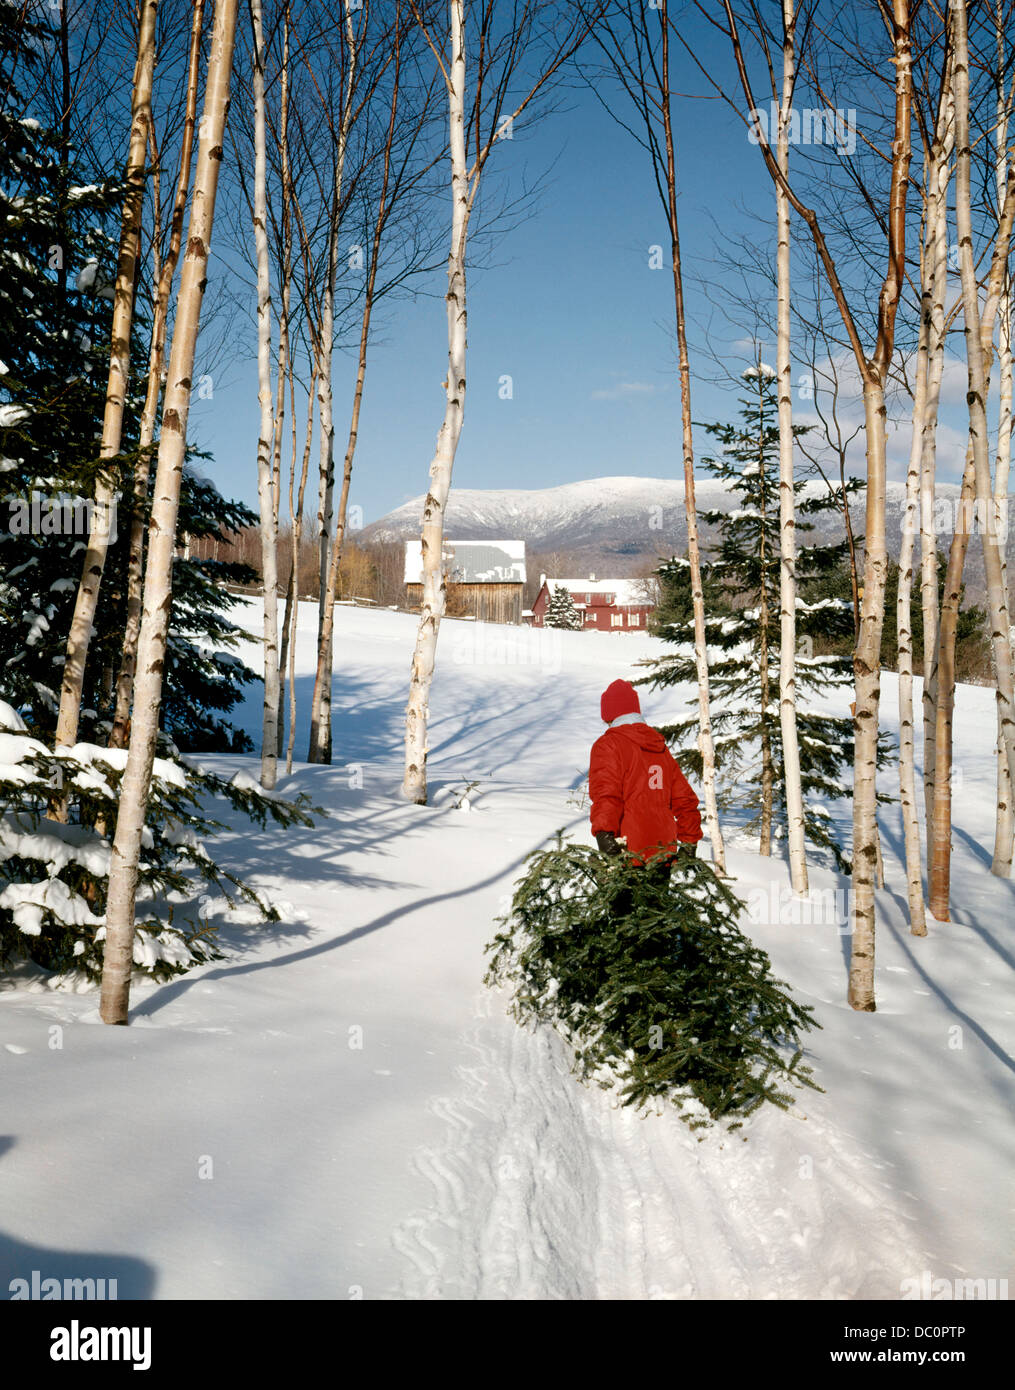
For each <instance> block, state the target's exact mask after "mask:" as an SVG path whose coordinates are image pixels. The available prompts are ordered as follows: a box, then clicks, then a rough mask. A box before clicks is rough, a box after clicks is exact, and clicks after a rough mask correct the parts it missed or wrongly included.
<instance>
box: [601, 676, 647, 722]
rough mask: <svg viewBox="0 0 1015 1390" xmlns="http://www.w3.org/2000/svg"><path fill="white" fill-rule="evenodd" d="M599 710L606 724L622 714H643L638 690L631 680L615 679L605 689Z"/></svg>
mask: <svg viewBox="0 0 1015 1390" xmlns="http://www.w3.org/2000/svg"><path fill="white" fill-rule="evenodd" d="M599 712H600V714H601V715H602V716H603V723H604V724H612V723H613V721H614V720H615V719H619V718H620V716H621V715H622V714H641V704H640V703H639V700H638V692H637V690H635V688H634V686H633V685H632V684H631V682H630V681H614V682H613V684H612V685H608V686H607V687H606V689H605V690H604V691H603V698H602V699H601V700H600V702H599Z"/></svg>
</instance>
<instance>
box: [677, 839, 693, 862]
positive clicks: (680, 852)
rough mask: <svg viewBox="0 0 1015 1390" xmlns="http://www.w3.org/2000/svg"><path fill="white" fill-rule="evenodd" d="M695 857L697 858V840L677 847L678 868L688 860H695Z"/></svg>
mask: <svg viewBox="0 0 1015 1390" xmlns="http://www.w3.org/2000/svg"><path fill="white" fill-rule="evenodd" d="M697 857H698V842H697V840H694V841H692V842H691V843H687V842H686V841H685V842H684V843H683V844H681V845H680V846H679V847H678V849H677V864H678V866H679V865H681V864H686V863H687V861H688V860H689V859H697Z"/></svg>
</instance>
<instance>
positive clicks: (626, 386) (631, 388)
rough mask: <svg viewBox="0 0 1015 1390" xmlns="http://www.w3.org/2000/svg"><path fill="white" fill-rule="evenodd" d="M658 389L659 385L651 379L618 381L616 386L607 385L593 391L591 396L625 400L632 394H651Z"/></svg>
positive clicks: (608, 399) (598, 399)
mask: <svg viewBox="0 0 1015 1390" xmlns="http://www.w3.org/2000/svg"><path fill="white" fill-rule="evenodd" d="M657 390H658V387H657V386H656V385H655V383H654V382H651V381H618V382H617V384H616V386H607V387H604V388H603V389H602V390H600V391H593V392H592V395H591V397H590V399H591V400H594V401H623V400H627V399H628V398H629V397H631V396H651V395H653V394H654V393H655V392H656V391H657Z"/></svg>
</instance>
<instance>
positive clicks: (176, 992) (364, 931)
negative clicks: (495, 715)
mask: <svg viewBox="0 0 1015 1390" xmlns="http://www.w3.org/2000/svg"><path fill="white" fill-rule="evenodd" d="M527 858H528V851H525V852H524V853H523V854H521V855H519V856H518V858H517V859H515V860H514V862H513V863H511V864H508V865H506V866H505V867H504V868H502V869H498V870H496V871H495V872H494V873H492V874H489V875H487V877H486V878H483V879H480V880H479V881H478V882H476V883H470V884H467V885H466V886H465V887H464V888H455V889H452V890H450V891H449V892H447V893H432V894H431V895H430V896H429V897H428V898H418V899H417V900H416V901H415V902H411V903H403V904H402V906H401V907H395V908H392V909H391V911H390V912H385V913H383V914H382V915H381V916H380V917H375V918H374V920H373V921H372V922H365V923H364V924H363V925H362V926H360V927H353V928H352V929H351V930H350V931H347V932H344V933H343V934H342V935H341V936H333V937H330V938H329V939H328V940H327V941H320V942H318V943H317V945H315V946H307V947H306V948H305V949H304V950H302V951H292V952H290V953H289V954H288V955H285V956H275V957H273V958H272V959H271V960H257V961H250V962H249V963H246V964H239V965H225V966H218V967H217V968H214V969H205V970H202V971H201V972H200V973H199V974H198V975H197V976H196V977H195V976H194V975H193V974H191V975H186V976H184V977H182V978H181V979H178V980H172V981H170V982H169V983H168V984H166V985H163V986H162V988H161V989H159V990H157V991H156V992H155V993H153V994H152V995H150V996H149V997H148V998H147V999H146V1000H145V1001H144V1002H143V1003H142V1004H139V1005H138V1007H137V1008H136V1009H133V1010H131V1013H132V1015H133V1016H134V1017H138V1018H140V1017H151V1015H153V1014H156V1013H158V1011H159V1010H160V1009H163V1008H165V1007H166V1005H167V1004H171V1003H173V1002H174V1001H175V1000H177V999H179V998H181V997H182V996H183V995H184V994H186V992H187V990H188V989H190V987H191V985H193V984H206V983H207V982H208V981H209V980H226V979H230V978H232V977H234V976H236V975H249V974H253V973H254V972H255V971H258V970H277V969H279V968H281V967H282V966H286V965H295V964H296V963H297V962H299V961H304V960H311V959H312V958H313V957H315V956H321V955H325V954H327V953H328V952H329V951H335V950H337V949H338V948H339V947H340V946H348V945H350V944H351V943H352V942H354V941H359V940H361V939H362V938H363V937H365V936H372V935H373V933H374V932H377V931H380V930H382V928H384V927H389V926H391V925H392V923H393V922H397V921H399V920H400V919H401V918H403V917H411V916H412V914H413V913H415V912H421V911H423V910H424V909H425V908H428V907H433V906H434V904H435V903H443V902H451V901H453V900H454V899H455V898H464V897H468V895H469V894H470V893H477V892H479V891H481V890H482V889H484V888H490V887H492V886H493V885H494V884H495V883H497V882H499V881H500V880H501V879H502V878H504V877H505V876H506V875H511V876H512V878H513V875H514V874H515V872H516V871H517V870H518V869H520V868H521V866H522V865H523V864H524V863H525V860H526V859H527Z"/></svg>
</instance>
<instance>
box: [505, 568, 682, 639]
mask: <svg viewBox="0 0 1015 1390" xmlns="http://www.w3.org/2000/svg"><path fill="white" fill-rule="evenodd" d="M650 583H651V581H648V580H644V579H597V578H596V576H595V575H594V574H590V575H589V577H588V579H550V578H548V577H547V576H546V575H545V574H543V575H540V586H539V593H538V594H537V595H536V601H535V603H533V605H532V626H533V627H542V626H543V619H544V617H545V615H546V610H547V607H548V606H549V603H550V594H551V592H552V590H554V589H556V588H562V589H567V591H568V593H569V594H570V595H571V602H572V603H573V604H574V606H575V608H577V610H578V612H579V613H581V614H582V618H583V623H584V626H585V628H586V630H590V629H591V630H594V631H597V632H644V631H645V624H646V623H647V621H648V615H649V614H650V613H651V612H652V609H653V608H654V607H655V603H654V602H653V601H652V599H651V598H649V597H647V594H648V593H649V592H651V591H650V589H649V585H650Z"/></svg>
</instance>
